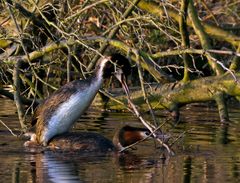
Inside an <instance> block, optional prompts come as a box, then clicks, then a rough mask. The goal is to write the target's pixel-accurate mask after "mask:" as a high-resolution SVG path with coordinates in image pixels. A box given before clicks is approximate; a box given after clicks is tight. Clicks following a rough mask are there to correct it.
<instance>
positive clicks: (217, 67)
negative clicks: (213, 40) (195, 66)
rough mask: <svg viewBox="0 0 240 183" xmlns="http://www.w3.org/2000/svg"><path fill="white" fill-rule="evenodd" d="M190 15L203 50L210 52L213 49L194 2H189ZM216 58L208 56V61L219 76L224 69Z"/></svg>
mask: <svg viewBox="0 0 240 183" xmlns="http://www.w3.org/2000/svg"><path fill="white" fill-rule="evenodd" d="M188 13H189V17H190V19H191V21H192V25H193V28H194V31H195V32H196V34H197V35H198V37H199V39H200V42H201V45H202V47H203V49H205V50H209V49H212V47H211V44H210V41H209V38H208V35H207V34H206V33H205V31H204V29H203V26H202V24H201V22H200V20H199V18H198V15H197V12H196V9H195V7H194V5H193V1H192V0H189V6H188ZM213 58H214V56H213V55H209V56H207V59H208V63H209V65H210V67H211V68H212V70H213V71H214V72H215V73H216V74H217V75H220V74H223V69H222V68H221V66H220V65H219V64H217V63H216V62H215V61H214V59H213Z"/></svg>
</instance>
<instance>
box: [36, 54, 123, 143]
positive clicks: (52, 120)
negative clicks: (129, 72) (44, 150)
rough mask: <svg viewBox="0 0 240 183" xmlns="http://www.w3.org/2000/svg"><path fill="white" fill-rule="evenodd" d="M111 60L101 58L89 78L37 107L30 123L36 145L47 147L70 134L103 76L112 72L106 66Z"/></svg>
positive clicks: (60, 90) (74, 84) (69, 84)
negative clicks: (56, 138)
mask: <svg viewBox="0 0 240 183" xmlns="http://www.w3.org/2000/svg"><path fill="white" fill-rule="evenodd" d="M110 59H111V57H103V58H101V59H100V60H99V62H98V64H97V66H96V69H95V72H94V73H93V75H92V76H90V77H88V78H87V79H85V80H74V81H72V82H69V83H67V84H65V85H64V86H62V87H61V88H60V89H59V90H57V91H55V92H54V93H53V94H52V95H51V96H49V97H48V98H47V99H46V100H44V101H43V103H42V104H40V105H39V106H38V107H37V109H36V111H35V114H34V116H33V120H32V126H33V125H34V124H36V143H38V144H41V145H43V146H47V144H48V142H49V140H50V139H52V138H53V137H54V136H56V135H60V134H63V133H65V132H68V131H69V129H70V128H71V127H72V126H73V124H74V123H75V122H76V121H77V119H78V118H79V117H80V116H81V115H82V114H83V113H84V112H85V110H86V109H87V108H88V107H89V105H90V104H91V103H92V101H93V99H94V97H95V95H96V94H97V92H98V91H99V89H100V87H101V85H102V83H103V79H104V77H107V76H109V75H110V74H109V72H111V71H112V70H113V69H111V68H110V69H109V66H108V67H106V65H108V64H107V62H108V61H109V60H110ZM120 62H121V61H120V60H119V61H118V63H120ZM122 82H125V81H122ZM34 140H35V139H33V140H32V141H33V142H34Z"/></svg>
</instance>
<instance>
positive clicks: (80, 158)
mask: <svg viewBox="0 0 240 183" xmlns="http://www.w3.org/2000/svg"><path fill="white" fill-rule="evenodd" d="M181 113H182V116H181V122H180V123H178V124H174V123H173V122H171V121H169V122H168V123H167V124H165V125H164V130H165V131H168V132H169V133H170V134H171V135H172V136H173V137H174V138H176V137H178V136H179V135H180V134H182V133H183V132H187V133H186V134H185V135H183V138H181V139H180V140H178V141H177V142H176V143H175V144H174V146H173V149H174V151H175V156H171V157H168V156H166V155H165V158H164V155H163V153H162V151H161V150H160V149H159V148H157V149H156V148H155V145H154V142H153V141H151V140H148V141H145V142H143V143H141V144H139V145H138V146H137V149H134V150H131V151H130V153H128V154H123V155H119V154H110V155H107V156H102V155H92V154H59V153H53V152H44V153H43V152H42V153H41V152H34V151H29V150H27V149H25V148H24V147H23V143H24V140H21V139H16V137H13V136H12V135H11V134H10V133H9V131H8V130H7V129H6V128H5V127H4V126H3V125H1V124H0V160H1V163H0V182H3V183H8V182H19V183H27V182H29V183H31V182H33V183H34V182H39V183H41V182H44V183H45V182H46V183H48V182H58V183H62V182H64V183H72V182H96V183H98V182H99V183H100V182H103V183H105V182H123V183H145V182H171V183H178V182H204V183H205V182H214V183H215V182H239V181H240V142H239V139H240V107H239V106H236V105H233V106H232V107H231V110H230V119H231V123H230V125H229V126H223V125H220V122H219V118H218V113H217V111H216V108H214V107H209V106H206V105H190V106H186V107H184V108H183V109H182V111H181ZM167 115H168V114H164V113H162V114H159V115H158V116H157V118H158V120H159V121H160V122H164V121H165V120H166V118H167ZM144 117H145V118H149V119H150V117H149V116H147V115H146V116H144ZM0 120H2V121H3V122H4V123H6V124H7V125H8V126H9V127H10V128H11V129H12V130H14V131H15V132H16V133H19V132H18V128H19V123H18V120H17V115H16V110H15V106H14V104H13V103H12V102H11V101H9V100H6V99H0ZM125 124H131V125H133V126H141V124H140V123H139V122H138V120H136V118H135V117H134V116H133V115H132V114H130V113H114V112H104V113H101V112H99V111H96V110H91V111H89V112H88V113H87V114H86V115H84V116H83V118H82V119H80V120H79V122H78V123H77V124H76V125H75V127H74V130H78V131H80V130H84V131H87V130H88V131H95V132H98V133H100V134H103V135H104V136H106V137H108V138H112V137H113V134H114V132H115V130H116V129H117V128H120V127H122V126H123V125H125Z"/></svg>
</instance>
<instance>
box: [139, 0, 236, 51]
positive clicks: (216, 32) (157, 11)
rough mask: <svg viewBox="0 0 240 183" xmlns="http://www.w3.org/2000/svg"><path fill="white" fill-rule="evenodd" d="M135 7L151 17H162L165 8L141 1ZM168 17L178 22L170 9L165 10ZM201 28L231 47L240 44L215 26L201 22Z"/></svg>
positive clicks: (189, 23) (176, 16)
mask: <svg viewBox="0 0 240 183" xmlns="http://www.w3.org/2000/svg"><path fill="white" fill-rule="evenodd" d="M137 6H138V7H139V8H141V9H142V10H145V11H147V12H149V13H151V14H153V15H156V16H159V17H162V15H164V14H165V12H166V11H165V10H164V8H167V7H160V6H158V5H157V4H155V3H152V2H146V1H145V0H141V1H140V2H139V3H138V4H137ZM167 13H168V16H169V17H171V18H173V19H174V20H175V21H177V22H179V19H180V16H179V14H178V12H176V11H175V10H172V9H167ZM187 24H188V25H189V26H193V25H192V23H191V21H190V20H189V19H187ZM202 26H203V28H204V31H205V32H206V33H207V34H209V35H210V36H212V37H214V38H216V39H218V40H219V41H223V40H224V41H227V42H229V43H231V44H232V45H235V46H238V45H239V43H240V37H239V36H236V35H234V34H232V33H231V32H228V31H225V30H223V29H221V28H219V27H217V26H214V25H210V24H207V23H204V22H202Z"/></svg>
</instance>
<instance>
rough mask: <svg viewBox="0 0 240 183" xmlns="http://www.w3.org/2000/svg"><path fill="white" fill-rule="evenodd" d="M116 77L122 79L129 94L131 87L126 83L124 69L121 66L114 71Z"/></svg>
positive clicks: (121, 81) (123, 85)
mask: <svg viewBox="0 0 240 183" xmlns="http://www.w3.org/2000/svg"><path fill="white" fill-rule="evenodd" d="M114 75H115V77H116V78H117V79H118V81H120V83H121V84H122V87H123V89H124V90H125V92H126V94H127V95H128V96H129V88H128V86H127V83H126V77H125V75H124V74H123V71H122V69H121V68H117V70H116V71H115V72H114Z"/></svg>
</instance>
